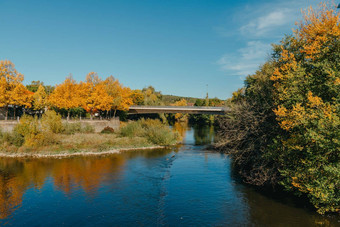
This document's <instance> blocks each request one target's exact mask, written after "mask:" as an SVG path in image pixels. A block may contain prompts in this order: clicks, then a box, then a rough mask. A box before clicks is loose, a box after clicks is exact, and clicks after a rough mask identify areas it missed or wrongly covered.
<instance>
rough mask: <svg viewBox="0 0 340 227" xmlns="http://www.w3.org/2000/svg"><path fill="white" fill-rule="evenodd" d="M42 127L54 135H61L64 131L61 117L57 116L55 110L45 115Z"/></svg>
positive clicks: (42, 119)
mask: <svg viewBox="0 0 340 227" xmlns="http://www.w3.org/2000/svg"><path fill="white" fill-rule="evenodd" d="M41 125H42V129H43V130H44V131H49V132H53V133H61V132H62V131H63V124H62V122H61V115H60V114H57V113H56V112H55V111H54V110H48V111H46V112H45V113H44V114H43V116H42V118H41Z"/></svg>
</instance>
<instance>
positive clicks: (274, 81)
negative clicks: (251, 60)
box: [216, 5, 340, 214]
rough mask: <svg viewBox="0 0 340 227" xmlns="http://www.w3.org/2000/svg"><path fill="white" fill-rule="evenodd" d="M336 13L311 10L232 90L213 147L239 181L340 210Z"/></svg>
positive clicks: (318, 206)
mask: <svg viewBox="0 0 340 227" xmlns="http://www.w3.org/2000/svg"><path fill="white" fill-rule="evenodd" d="M339 19H340V14H339V12H338V13H337V12H336V11H335V7H333V6H331V7H327V6H326V5H322V6H321V7H320V8H319V10H312V9H310V10H309V11H308V12H306V14H305V16H304V20H303V21H302V22H301V23H300V24H299V27H298V29H297V30H296V31H295V34H294V36H286V37H285V38H284V39H283V40H282V41H281V44H280V45H274V46H273V53H272V58H271V59H270V60H269V61H268V62H267V63H265V64H264V65H263V66H262V67H261V68H260V69H259V70H258V71H257V72H256V73H255V74H254V75H250V76H248V77H247V79H246V81H245V87H244V88H242V89H240V90H238V91H237V92H235V93H234V94H233V97H232V99H231V107H232V111H231V112H230V114H229V115H228V116H226V117H224V118H222V119H220V128H221V130H220V135H219V138H220V140H219V142H218V143H217V144H216V147H217V148H218V149H220V150H221V151H223V152H226V153H228V154H230V155H231V156H232V158H233V163H234V167H235V169H236V170H237V172H238V173H239V174H240V175H241V176H242V177H243V179H244V181H245V182H247V183H250V184H253V185H258V186H264V185H272V186H275V187H277V186H282V187H283V188H284V189H286V190H287V191H290V192H293V193H295V194H297V195H299V196H301V195H303V196H307V197H308V198H309V200H310V202H311V203H312V204H313V205H314V206H315V208H316V209H317V211H318V212H319V213H321V214H323V213H325V212H340V204H339V203H340V64H339V62H340V24H339Z"/></svg>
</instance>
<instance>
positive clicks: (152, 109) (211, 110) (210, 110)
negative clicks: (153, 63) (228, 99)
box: [129, 106, 229, 115]
mask: <svg viewBox="0 0 340 227" xmlns="http://www.w3.org/2000/svg"><path fill="white" fill-rule="evenodd" d="M227 111H229V108H226V107H210V106H130V109H129V114H152V113H187V114H215V115H223V114H225V113H226V112H227Z"/></svg>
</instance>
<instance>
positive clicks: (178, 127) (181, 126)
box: [173, 122, 188, 139]
mask: <svg viewBox="0 0 340 227" xmlns="http://www.w3.org/2000/svg"><path fill="white" fill-rule="evenodd" d="M173 129H174V130H175V131H177V132H178V133H179V134H180V135H181V137H182V138H183V139H184V138H185V135H186V131H187V130H188V123H187V122H175V124H174V126H173Z"/></svg>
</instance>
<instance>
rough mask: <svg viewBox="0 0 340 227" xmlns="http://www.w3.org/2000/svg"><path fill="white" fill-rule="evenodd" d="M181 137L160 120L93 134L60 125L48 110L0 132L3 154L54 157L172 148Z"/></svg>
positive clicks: (86, 129)
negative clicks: (57, 155) (40, 116)
mask: <svg viewBox="0 0 340 227" xmlns="http://www.w3.org/2000/svg"><path fill="white" fill-rule="evenodd" d="M179 140H180V136H179V134H178V133H177V132H174V131H172V130H171V129H170V128H169V127H168V126H167V125H165V124H163V123H161V122H160V121H159V120H144V119H141V120H138V121H135V122H129V123H124V124H122V127H121V128H120V129H119V130H117V131H114V130H113V129H112V128H109V127H107V128H105V129H103V131H102V132H101V133H94V130H93V128H92V127H91V126H89V125H86V124H85V125H84V124H83V125H81V124H77V123H76V124H69V123H64V124H63V123H62V122H61V117H60V116H59V115H57V114H56V113H55V112H53V111H48V112H47V113H46V114H44V115H43V117H42V118H41V119H37V118H34V117H30V116H24V117H22V119H21V121H20V123H19V124H18V125H17V126H16V127H15V129H14V130H13V132H1V133H0V143H1V145H0V153H1V154H2V155H6V154H8V155H15V154H17V155H19V154H25V155H26V154H27V155H32V154H33V155H37V154H39V155H55V154H74V153H89V154H91V153H92V154H93V153H95V154H97V153H101V152H102V153H105V152H106V153H107V152H108V151H110V152H111V151H112V152H116V151H117V150H121V149H135V148H150V147H160V146H171V145H174V144H176V143H178V142H179Z"/></svg>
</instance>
